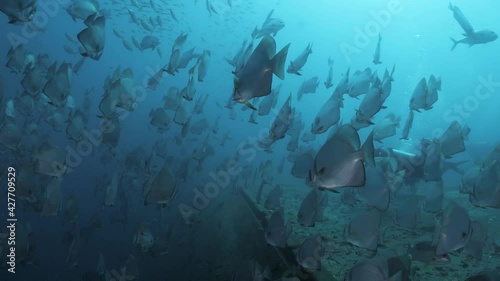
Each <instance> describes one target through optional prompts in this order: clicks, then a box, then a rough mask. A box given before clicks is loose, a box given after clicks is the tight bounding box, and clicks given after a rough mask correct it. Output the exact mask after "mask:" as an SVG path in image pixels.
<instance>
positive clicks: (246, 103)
mask: <svg viewBox="0 0 500 281" xmlns="http://www.w3.org/2000/svg"><path fill="white" fill-rule="evenodd" d="M244 104H245V105H246V106H248V107H249V108H250V109H252V110H257V108H255V107H254V106H253V105H252V104H251V103H250V102H249V101H245V102H244Z"/></svg>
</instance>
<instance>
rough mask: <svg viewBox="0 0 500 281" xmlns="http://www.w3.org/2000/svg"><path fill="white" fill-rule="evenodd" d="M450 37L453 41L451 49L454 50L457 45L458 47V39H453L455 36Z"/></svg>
mask: <svg viewBox="0 0 500 281" xmlns="http://www.w3.org/2000/svg"><path fill="white" fill-rule="evenodd" d="M450 39H451V41H453V46H451V50H450V51H453V50H454V49H455V47H457V45H458V41H457V40H455V39H453V38H451V37H450Z"/></svg>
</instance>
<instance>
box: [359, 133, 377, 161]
mask: <svg viewBox="0 0 500 281" xmlns="http://www.w3.org/2000/svg"><path fill="white" fill-rule="evenodd" d="M361 152H362V153H363V161H364V162H366V163H367V164H368V165H370V166H372V167H375V148H374V147H373V131H372V132H371V133H370V135H369V136H368V138H366V141H365V143H364V144H363V146H362V147H361Z"/></svg>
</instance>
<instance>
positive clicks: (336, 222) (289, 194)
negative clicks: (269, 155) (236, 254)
mask: <svg viewBox="0 0 500 281" xmlns="http://www.w3.org/2000/svg"><path fill="white" fill-rule="evenodd" d="M281 186H282V187H283V195H282V197H281V205H282V206H283V208H284V211H285V217H286V218H285V220H286V221H289V222H290V223H291V224H292V234H291V236H290V237H289V239H288V241H287V244H288V246H290V247H293V248H295V247H297V246H299V245H300V244H301V243H302V241H304V239H305V238H306V237H308V236H309V235H313V234H316V233H319V234H320V235H321V237H322V239H323V246H324V248H325V253H324V256H323V258H322V260H321V264H322V270H327V271H329V272H330V273H331V275H333V276H334V277H335V278H336V279H337V280H343V279H344V277H345V274H346V272H347V271H348V270H349V269H350V268H351V267H352V266H353V265H355V264H356V263H358V262H361V261H364V260H367V259H370V258H371V257H374V256H375V255H376V252H373V251H370V250H367V249H363V248H359V247H356V246H352V245H350V244H347V243H346V242H345V240H344V237H343V233H344V228H345V227H346V226H347V225H348V223H349V221H350V219H351V218H353V217H355V216H356V214H358V213H362V212H364V211H366V210H369V209H373V208H371V207H368V206H366V205H364V204H363V203H361V202H358V203H356V204H355V205H352V206H350V205H345V204H344V203H342V202H341V200H340V198H341V194H342V192H343V191H342V189H339V191H340V192H341V193H332V192H328V193H329V194H328V206H327V207H326V209H325V211H324V221H323V222H317V223H316V225H315V227H301V226H300V225H299V224H298V222H297V212H298V210H299V208H300V204H301V202H302V200H303V198H304V197H305V196H306V195H307V193H308V192H309V191H310V187H308V186H307V185H305V184H304V181H303V180H299V179H297V180H296V181H293V182H288V183H286V184H282V185H281ZM425 188H426V186H425V184H424V183H423V182H422V183H420V184H418V185H417V189H416V190H417V191H416V192H417V193H416V194H417V195H418V196H422V201H421V202H423V198H424V197H423V195H424V194H425ZM272 189H273V186H269V185H267V186H265V187H264V189H263V192H262V199H261V202H260V204H258V205H259V207H261V208H262V209H264V205H263V204H264V202H265V199H266V198H267V195H268V194H269V192H270V191H271V190H272ZM444 190H445V199H444V202H443V206H446V204H447V202H448V201H449V200H453V201H455V202H456V203H458V204H459V205H460V206H462V207H465V208H466V209H467V210H468V212H469V216H470V218H471V220H479V221H481V222H483V224H485V225H486V226H487V228H488V236H489V239H488V242H487V244H486V246H485V248H484V249H483V258H482V260H481V261H478V260H476V259H475V258H473V257H471V256H469V255H467V254H465V253H461V252H460V250H459V251H456V252H452V253H450V254H449V256H450V258H451V262H450V263H449V264H446V265H429V264H424V263H422V262H419V261H412V265H411V268H412V273H411V276H412V280H413V281H424V280H425V281H432V280H439V281H463V280H465V279H466V278H467V277H469V276H472V275H474V274H476V273H478V272H480V271H483V270H491V269H497V270H500V253H497V254H496V255H495V253H494V250H493V246H492V243H493V241H494V240H496V241H497V244H498V242H500V241H499V240H500V238H499V237H500V210H496V209H483V208H478V207H475V206H473V205H472V204H471V203H470V202H469V200H468V195H466V194H460V193H459V192H458V188H457V187H456V186H454V187H452V186H445V189H444ZM245 191H246V192H247V194H248V195H249V196H250V197H251V198H252V199H253V200H255V198H256V195H257V191H258V187H255V188H247V189H245ZM405 193H407V194H408V193H409V188H407V187H405V186H403V187H401V190H400V191H399V192H398V197H397V198H393V197H392V196H391V202H390V205H389V209H388V210H387V212H385V213H381V219H382V223H381V227H380V230H381V235H382V241H381V242H382V244H380V245H379V250H380V249H384V248H391V249H392V248H394V249H397V250H399V251H406V248H407V246H408V245H409V244H411V243H415V242H418V241H432V237H433V231H434V225H435V222H434V217H433V216H434V215H433V214H427V213H424V212H423V211H420V216H419V218H418V221H417V227H416V229H414V230H411V229H406V228H403V227H400V226H398V225H397V224H395V223H394V219H393V218H394V217H395V212H396V210H397V208H398V207H399V206H398V202H402V201H403V200H402V199H403V198H404V197H405ZM269 213H271V212H269Z"/></svg>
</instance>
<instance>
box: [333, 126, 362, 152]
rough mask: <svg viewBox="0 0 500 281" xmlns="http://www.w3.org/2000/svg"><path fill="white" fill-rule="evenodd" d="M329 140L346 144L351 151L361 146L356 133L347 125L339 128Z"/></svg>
mask: <svg viewBox="0 0 500 281" xmlns="http://www.w3.org/2000/svg"><path fill="white" fill-rule="evenodd" d="M331 140H332V141H333V140H335V141H341V142H344V143H347V144H349V146H350V147H352V149H353V151H356V150H358V149H359V147H360V146H361V141H360V140H359V136H358V133H357V132H356V130H355V129H354V128H353V127H352V126H351V125H349V124H346V125H342V126H340V127H339V128H338V130H337V132H335V135H333V137H332V138H331Z"/></svg>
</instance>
